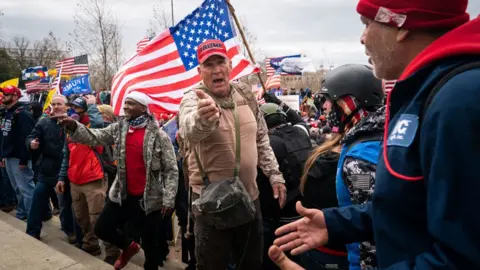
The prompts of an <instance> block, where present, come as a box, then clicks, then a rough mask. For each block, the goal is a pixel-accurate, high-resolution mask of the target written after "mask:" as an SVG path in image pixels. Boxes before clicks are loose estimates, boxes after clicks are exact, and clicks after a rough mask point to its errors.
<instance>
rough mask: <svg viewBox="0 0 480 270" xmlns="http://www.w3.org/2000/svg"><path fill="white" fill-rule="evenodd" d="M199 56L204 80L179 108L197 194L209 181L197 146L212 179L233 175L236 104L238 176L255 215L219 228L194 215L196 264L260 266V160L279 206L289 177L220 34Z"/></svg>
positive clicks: (201, 266) (201, 48)
mask: <svg viewBox="0 0 480 270" xmlns="http://www.w3.org/2000/svg"><path fill="white" fill-rule="evenodd" d="M197 57H198V61H199V67H198V73H199V75H200V77H201V78H202V83H200V84H199V85H198V86H196V87H194V89H192V90H190V91H187V92H186V93H185V95H184V98H183V100H182V103H181V104H180V113H179V115H180V136H181V137H182V139H183V140H184V141H185V143H186V144H187V145H188V146H187V148H189V153H187V155H188V157H187V164H188V172H189V175H188V176H189V181H190V186H191V187H192V191H193V195H192V197H193V199H196V198H198V197H199V194H200V192H201V190H202V188H203V186H204V185H203V180H202V177H201V173H200V171H199V169H198V164H197V162H196V160H195V155H194V154H191V153H193V149H196V151H197V152H198V155H199V158H200V162H201V163H202V165H203V167H204V169H205V172H206V174H207V175H208V177H209V180H210V181H212V182H214V181H221V180H224V179H227V178H231V177H232V176H233V168H234V167H235V118H234V110H233V108H234V106H235V104H236V105H237V110H238V115H239V122H240V138H241V143H240V148H241V158H240V173H239V177H240V179H241V180H242V183H243V184H244V185H245V188H246V190H247V192H248V193H249V195H250V197H251V198H252V200H253V201H254V204H255V208H256V218H255V220H253V221H252V222H250V223H247V224H245V225H242V226H239V227H237V228H232V229H226V230H217V229H215V228H213V227H211V226H209V225H207V224H204V223H203V222H202V221H201V220H198V219H196V220H195V229H194V234H195V253H196V257H197V269H208V270H216V269H221V270H224V269H226V267H227V264H228V262H229V260H230V258H233V260H234V261H235V263H236V265H237V267H238V266H240V268H241V269H260V268H261V265H262V256H263V254H262V250H263V236H262V235H263V232H262V231H263V228H262V217H261V211H260V204H259V201H258V196H259V191H258V188H257V184H256V177H257V166H258V167H259V168H260V169H262V171H263V172H264V174H265V175H266V176H268V177H269V180H270V183H271V185H272V188H273V193H274V197H275V199H278V201H279V204H280V207H283V205H284V204H285V199H286V188H285V184H284V183H285V181H284V179H283V176H282V173H281V172H280V170H279V168H278V163H277V160H276V159H275V155H274V153H273V151H272V149H271V147H270V141H269V138H268V129H267V126H266V124H265V120H264V118H263V115H262V113H261V112H260V111H259V109H258V105H257V103H256V99H255V97H254V95H253V94H252V92H251V89H250V87H248V86H247V85H244V84H233V83H230V79H229V78H230V73H231V71H232V63H231V61H230V60H229V58H228V56H227V50H226V48H225V45H224V44H223V43H222V42H221V41H219V40H207V41H205V42H204V43H202V44H200V45H199V46H198V50H197ZM234 102H235V103H234ZM194 214H195V212H194ZM233 218H235V217H233V216H232V219H233Z"/></svg>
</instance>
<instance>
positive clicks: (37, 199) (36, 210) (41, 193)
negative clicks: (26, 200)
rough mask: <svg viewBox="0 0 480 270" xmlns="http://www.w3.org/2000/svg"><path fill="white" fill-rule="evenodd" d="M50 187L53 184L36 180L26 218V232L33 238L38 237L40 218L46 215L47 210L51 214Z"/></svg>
mask: <svg viewBox="0 0 480 270" xmlns="http://www.w3.org/2000/svg"><path fill="white" fill-rule="evenodd" d="M52 189H53V186H51V185H49V184H45V183H43V182H41V181H39V182H37V186H36V187H35V192H34V193H33V198H32V206H31V207H30V212H29V213H28V219H27V234H28V235H30V236H33V237H35V238H39V237H40V232H41V231H42V220H43V218H44V217H46V216H47V215H48V212H50V214H51V210H50V207H49V204H50V192H51V190H52Z"/></svg>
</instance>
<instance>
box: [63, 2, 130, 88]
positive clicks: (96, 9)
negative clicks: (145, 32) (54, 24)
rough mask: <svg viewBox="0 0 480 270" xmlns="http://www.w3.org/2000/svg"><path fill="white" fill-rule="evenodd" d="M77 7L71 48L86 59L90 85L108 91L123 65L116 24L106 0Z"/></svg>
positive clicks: (79, 4)
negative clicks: (84, 55) (116, 73)
mask: <svg viewBox="0 0 480 270" xmlns="http://www.w3.org/2000/svg"><path fill="white" fill-rule="evenodd" d="M77 7H78V10H79V12H78V13H77V14H76V15H75V16H74V18H73V20H74V23H75V29H74V31H73V33H71V34H70V36H71V37H72V41H71V42H70V47H71V48H72V49H74V50H75V51H76V52H77V53H79V54H82V53H87V54H88V55H89V68H90V74H91V78H92V79H91V80H92V85H94V87H99V88H110V86H111V80H112V77H113V75H114V74H115V72H116V71H117V70H118V68H119V67H120V66H121V63H122V62H123V49H122V38H121V35H120V27H119V25H118V20H117V19H116V18H115V17H114V16H113V15H112V13H111V9H110V7H109V6H107V4H106V2H105V0H79V2H78V3H77Z"/></svg>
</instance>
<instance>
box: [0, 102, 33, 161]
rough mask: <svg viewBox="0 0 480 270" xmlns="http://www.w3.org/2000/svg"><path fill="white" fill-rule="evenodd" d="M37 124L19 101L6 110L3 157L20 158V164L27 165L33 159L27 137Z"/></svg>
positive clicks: (3, 121)
mask: <svg viewBox="0 0 480 270" xmlns="http://www.w3.org/2000/svg"><path fill="white" fill-rule="evenodd" d="M34 126H35V120H33V117H32V115H31V114H30V112H29V111H28V109H25V107H24V106H23V105H22V104H20V103H17V104H16V105H14V106H13V107H12V108H10V109H8V110H5V111H4V112H3V116H2V134H1V135H2V136H3V139H2V146H1V157H2V158H18V159H20V165H27V163H28V161H29V160H31V156H30V153H29V151H28V148H25V144H24V143H25V139H26V138H27V136H28V134H30V132H31V131H32V129H33V127H34Z"/></svg>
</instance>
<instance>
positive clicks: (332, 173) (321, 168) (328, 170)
mask: <svg viewBox="0 0 480 270" xmlns="http://www.w3.org/2000/svg"><path fill="white" fill-rule="evenodd" d="M339 157H340V154H338V153H335V152H329V153H326V154H323V155H320V156H319V157H318V158H317V160H315V163H314V164H313V166H312V167H311V168H310V170H309V171H308V172H307V182H306V183H305V186H304V190H303V199H302V204H303V206H304V207H306V208H315V209H325V208H331V207H338V200H337V190H336V184H335V183H336V182H335V181H336V177H337V164H338V159H339ZM325 247H327V248H330V249H333V250H335V251H340V252H346V248H345V245H344V243H333V242H332V241H329V243H328V244H327V245H326V246H325Z"/></svg>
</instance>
